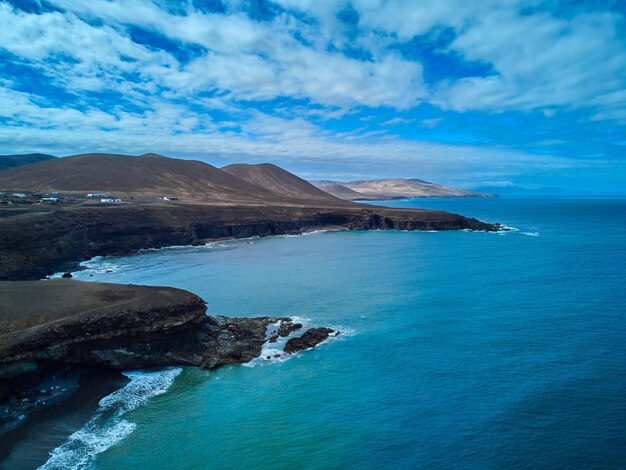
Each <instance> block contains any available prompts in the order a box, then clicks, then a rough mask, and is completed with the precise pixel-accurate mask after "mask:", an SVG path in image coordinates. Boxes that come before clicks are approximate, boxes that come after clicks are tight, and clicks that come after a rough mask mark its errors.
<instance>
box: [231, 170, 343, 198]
mask: <svg viewBox="0 0 626 470" xmlns="http://www.w3.org/2000/svg"><path fill="white" fill-rule="evenodd" d="M222 171H225V172H227V173H229V174H231V175H233V176H236V177H238V178H240V179H242V180H244V181H246V182H248V183H250V184H253V185H255V186H258V187H261V188H264V189H266V190H268V191H271V192H272V193H274V194H278V195H280V196H281V197H283V198H285V199H302V200H306V201H310V202H315V203H323V204H325V205H326V204H332V205H345V204H346V202H345V200H342V199H339V198H337V197H335V196H333V195H331V194H328V193H327V192H324V191H322V190H321V189H319V188H316V187H315V186H313V185H312V184H311V183H309V182H308V181H305V180H303V179H302V178H299V177H297V176H296V175H294V174H293V173H289V172H288V171H286V170H283V169H282V168H280V167H278V166H276V165H272V164H271V163H260V164H257V165H248V164H243V163H236V164H233V165H228V166H225V167H222Z"/></svg>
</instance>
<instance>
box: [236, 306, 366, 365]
mask: <svg viewBox="0 0 626 470" xmlns="http://www.w3.org/2000/svg"><path fill="white" fill-rule="evenodd" d="M290 318H291V320H292V322H293V323H301V324H302V328H300V329H298V330H296V331H293V332H291V334H290V335H289V336H286V337H284V338H283V337H278V338H277V339H276V341H275V342H274V343H270V342H269V341H267V340H269V339H270V338H271V336H272V335H274V334H275V333H276V332H277V331H278V328H279V327H280V323H281V322H280V321H278V322H275V323H271V324H269V325H268V326H267V330H266V333H265V340H266V342H265V343H264V344H263V347H262V348H261V354H260V355H259V357H257V358H255V359H253V360H252V361H250V362H248V363H245V364H243V366H244V367H256V366H258V365H268V364H272V363H276V362H286V361H288V360H290V359H293V358H294V357H297V356H299V353H295V354H286V353H285V352H284V349H285V344H286V343H287V341H289V339H290V338H293V337H295V336H299V335H301V334H302V333H303V332H304V331H306V330H307V329H308V328H309V325H310V323H311V319H310V318H308V317H301V316H292V317H290ZM329 328H332V329H333V330H335V331H336V332H337V333H336V334H334V335H331V336H329V337H328V338H327V339H326V340H324V341H322V342H321V343H319V344H318V345H317V346H315V347H318V346H320V345H322V344H326V343H328V342H329V341H331V340H335V339H342V338H343V337H348V336H353V335H354V334H355V332H354V330H353V329H352V328H347V327H343V326H339V325H331V326H329Z"/></svg>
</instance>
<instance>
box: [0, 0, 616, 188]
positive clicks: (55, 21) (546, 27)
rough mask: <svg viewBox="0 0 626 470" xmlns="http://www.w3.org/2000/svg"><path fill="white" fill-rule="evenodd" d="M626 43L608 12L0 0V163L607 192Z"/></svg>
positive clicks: (393, 0) (429, 4)
mask: <svg viewBox="0 0 626 470" xmlns="http://www.w3.org/2000/svg"><path fill="white" fill-rule="evenodd" d="M207 5H209V6H207ZM616 5H618V4H616ZM623 31H626V21H625V17H624V15H623V12H622V11H620V10H619V8H618V7H615V8H613V7H612V6H611V5H608V6H604V7H603V8H597V7H596V6H594V5H590V6H585V5H582V6H575V5H574V6H572V4H571V3H567V4H565V3H564V4H562V5H561V4H560V3H559V2H547V3H546V2H539V1H533V0H528V1H521V0H520V1H518V0H507V1H504V2H502V1H491V0H487V1H481V2H461V1H457V0H448V1H445V2H444V1H434V0H427V1H421V2H405V1H400V0H386V1H383V0H353V1H351V2H348V1H343V0H341V1H340V0H329V1H324V2H320V1H306V0H298V1H295V0H278V1H275V2H263V1H255V2H247V1H240V0H233V1H227V2H219V1H213V2H199V1H184V2H166V1H161V0H154V1H151V0H127V1H124V2H111V1H107V0H89V1H87V0H49V1H43V0H42V1H40V2H37V1H20V2H19V3H18V2H15V3H13V2H6V1H5V2H0V58H1V59H2V60H1V62H2V65H1V66H0V71H1V73H0V121H1V122H2V126H1V127H0V138H1V139H2V142H3V143H4V146H5V149H3V151H4V152H5V153H8V152H20V151H34V150H37V151H48V152H57V153H61V154H63V153H78V152H81V151H119V152H128V153H141V152H143V151H158V152H160V153H165V154H171V155H173V156H182V157H187V158H202V159H205V160H207V161H210V162H222V163H228V162H230V161H234V160H242V161H260V160H272V161H275V162H277V163H282V164H286V165H287V166H289V167H290V168H291V169H294V170H296V171H300V172H302V173H304V174H305V175H309V176H314V177H322V176H341V175H343V176H355V177H357V176H358V177H368V176H406V175H407V172H410V173H411V175H410V176H416V177H423V178H432V179H437V180H439V181H442V182H454V181H464V182H468V181H476V182H477V183H478V182H480V181H488V180H493V179H507V180H508V179H514V178H516V177H517V178H521V179H524V178H539V179H541V178H547V180H550V179H552V180H555V179H559V178H569V177H571V178H573V179H572V180H571V182H573V181H574V180H576V181H578V179H580V178H581V177H582V174H583V173H585V172H586V173H587V174H589V173H590V169H593V171H592V173H593V174H594V175H595V177H596V178H597V185H598V186H602V185H605V184H608V185H611V184H614V180H615V176H616V175H621V176H623V175H624V174H623V173H620V172H622V171H623V169H624V161H623V150H624V148H625V144H626V135H625V134H624V129H625V128H626V37H625V35H624V33H623ZM571 178H570V179H571ZM547 180H546V181H547ZM552 180H550V182H552ZM571 184H573V183H571Z"/></svg>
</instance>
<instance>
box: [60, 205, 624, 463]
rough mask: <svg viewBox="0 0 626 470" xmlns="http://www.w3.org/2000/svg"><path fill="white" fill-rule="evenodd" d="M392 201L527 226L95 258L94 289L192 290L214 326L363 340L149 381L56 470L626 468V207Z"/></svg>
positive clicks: (145, 376)
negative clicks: (332, 333)
mask: <svg viewBox="0 0 626 470" xmlns="http://www.w3.org/2000/svg"><path fill="white" fill-rule="evenodd" d="M393 205H395V206H398V207H427V208H437V209H447V210H452V211H455V212H459V213H463V214H465V215H470V216H474V217H478V218H481V219H483V220H488V221H494V222H501V223H503V224H505V225H508V226H511V227H515V228H516V229H518V230H517V231H512V232H508V233H505V234H494V233H468V232H438V233H417V232H412V233H409V232H334V233H318V234H311V235H305V236H299V237H276V238H269V239H262V240H258V239H257V240H251V241H236V242H226V243H218V244H213V245H210V246H207V247H202V248H182V249H167V250H157V251H147V252H143V253H141V254H138V255H135V256H128V257H118V258H108V259H99V260H95V261H93V262H90V263H88V264H89V266H90V269H89V270H86V271H83V272H81V273H79V274H78V275H77V278H79V279H85V280H97V281H111V282H125V283H138V284H153V285H170V286H175V287H181V288H185V289H189V290H191V291H193V292H195V293H197V294H199V295H201V296H202V297H203V298H204V299H206V300H207V302H208V305H209V313H212V314H223V315H232V316H245V315H289V316H293V315H297V316H300V317H303V318H304V319H305V320H306V321H307V323H308V324H309V325H315V326H318V325H319V326H321V325H331V326H334V327H337V328H339V329H340V330H341V331H342V332H344V333H345V335H343V336H342V337H341V338H340V339H336V340H331V341H330V342H327V343H325V344H323V345H321V346H320V347H318V348H316V349H314V350H312V351H308V352H305V353H302V354H300V355H298V356H296V357H294V358H292V359H289V360H286V361H283V362H273V361H263V360H257V361H255V362H254V363H253V364H251V365H250V366H248V367H245V366H234V367H226V368H223V369H220V370H218V371H214V372H208V371H202V370H198V369H191V368H190V369H184V370H182V371H181V370H179V369H173V370H167V371H157V372H147V373H142V372H139V373H137V374H135V375H134V376H131V379H133V381H132V382H131V385H133V384H134V385H135V386H134V388H130V389H128V388H127V389H126V390H123V391H121V392H120V393H118V395H117V396H116V397H113V398H112V399H110V400H109V402H110V403H104V404H103V408H102V412H101V413H100V414H99V416H97V417H96V418H94V419H95V421H94V422H92V423H91V427H90V428H88V429H84V430H83V434H82V435H79V436H75V438H74V439H73V441H71V442H70V443H68V444H67V445H66V446H65V447H63V448H61V449H57V451H56V459H57V460H56V461H55V462H56V464H55V465H57V464H58V465H62V464H63V462H66V464H67V462H73V465H76V464H77V463H78V462H82V464H83V465H85V466H94V467H95V468H97V469H130V468H214V469H258V468H265V469H288V468H289V469H291V468H302V469H322V468H324V469H326V468H337V469H339V468H349V469H404V468H459V469H467V468H477V469H481V468H485V469H492V468H523V469H535V468H586V469H590V468H598V469H610V468H626V307H625V305H626V304H625V301H626V287H625V283H624V280H625V278H626V199H594V198H589V199H582V198H569V199H565V198H564V199H559V198H546V199H531V198H519V199H514V198H510V199H509V198H498V199H459V200H417V201H401V202H395V203H393ZM106 271H111V272H106ZM170 385H171V386H170ZM168 386H169V388H168ZM165 390H167V391H165ZM157 392H158V393H157ZM111 403H115V409H114V412H112V411H111V409H110V407H111V406H113V405H112V404H111ZM107 410H108V411H107ZM120 410H121V411H120ZM70 458H71V459H73V460H67V459H70ZM64 459H66V460H64ZM49 467H50V468H53V467H54V465H53V462H51V464H50V465H49Z"/></svg>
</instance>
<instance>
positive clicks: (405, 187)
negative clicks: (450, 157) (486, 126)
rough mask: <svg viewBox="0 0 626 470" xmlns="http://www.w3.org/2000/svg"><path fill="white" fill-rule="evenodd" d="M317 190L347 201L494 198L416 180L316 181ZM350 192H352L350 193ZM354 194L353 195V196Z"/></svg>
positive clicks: (489, 195) (484, 194) (491, 195)
mask: <svg viewBox="0 0 626 470" xmlns="http://www.w3.org/2000/svg"><path fill="white" fill-rule="evenodd" d="M314 184H315V185H316V186H318V187H319V188H321V189H323V190H325V191H328V192H329V193H331V194H334V195H335V196H337V197H341V198H342V199H347V200H349V201H356V200H367V199H369V200H376V199H377V200H390V199H407V198H428V197H494V196H495V194H487V193H478V192H474V191H466V190H464V189H457V188H451V187H449V186H443V185H440V184H436V183H429V182H428V181H423V180H418V179H386V180H365V181H350V182H348V183H338V182H336V181H328V180H324V181H316V182H314ZM350 191H352V192H350ZM353 193H354V194H353Z"/></svg>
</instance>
